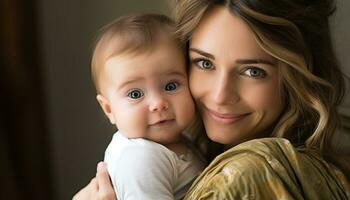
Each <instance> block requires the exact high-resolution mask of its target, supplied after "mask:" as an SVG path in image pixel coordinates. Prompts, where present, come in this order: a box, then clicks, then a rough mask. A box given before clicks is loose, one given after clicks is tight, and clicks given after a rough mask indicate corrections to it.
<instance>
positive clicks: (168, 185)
mask: <svg viewBox="0 0 350 200" xmlns="http://www.w3.org/2000/svg"><path fill="white" fill-rule="evenodd" d="M104 160H105V162H107V168H108V172H109V174H110V176H111V179H112V183H113V187H114V189H115V190H116V192H117V199H118V200H130V199H132V200H157V199H159V200H167V199H169V200H173V199H182V198H183V197H184V196H185V194H186V192H187V190H188V189H189V187H190V186H191V184H192V182H193V181H194V179H195V178H196V177H197V176H198V175H199V174H200V173H201V171H202V170H203V168H204V164H203V162H201V161H200V159H198V157H197V156H195V154H194V153H193V152H191V151H190V152H188V153H187V154H186V155H181V156H178V155H177V154H176V153H174V152H173V151H171V150H169V149H168V148H166V147H165V146H163V145H161V144H158V143H156V142H153V141H150V140H146V139H142V138H137V139H128V138H126V137H125V136H123V135H122V134H121V133H120V131H118V132H116V133H115V134H114V135H113V138H112V141H111V143H110V144H109V145H108V147H107V149H106V152H105V159H104Z"/></svg>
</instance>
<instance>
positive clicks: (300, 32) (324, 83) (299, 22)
mask: <svg viewBox="0 0 350 200" xmlns="http://www.w3.org/2000/svg"><path fill="white" fill-rule="evenodd" d="M218 5H220V6H225V7H227V8H228V9H229V10H230V12H231V13H232V14H233V15H235V16H238V17H240V18H241V19H242V20H244V21H245V22H246V24H247V25H248V26H249V27H250V29H251V30H252V32H253V33H254V36H255V40H256V41H257V43H258V45H259V46H260V47H261V48H262V49H263V50H264V51H265V52H267V53H268V54H270V55H271V56H273V57H275V58H277V59H278V61H279V62H278V66H279V68H280V75H281V77H282V83H283V88H284V90H283V92H284V93H285V98H286V99H285V102H286V105H285V109H284V111H283V113H282V114H281V116H280V118H279V119H278V120H277V121H276V123H275V126H274V128H273V131H272V134H271V135H272V136H276V137H283V138H287V139H289V140H290V141H291V142H292V143H293V144H294V145H295V146H300V145H303V146H306V147H307V148H313V149H317V150H319V151H320V152H321V154H322V155H323V156H324V157H325V158H326V159H329V160H330V161H332V162H333V163H335V164H337V165H338V166H340V167H341V168H342V169H343V170H344V171H345V173H346V174H347V175H349V170H350V164H349V163H350V162H349V156H346V155H342V153H341V152H339V151H338V150H337V149H336V140H337V137H338V133H339V130H340V129H341V121H342V119H341V116H340V115H339V113H338V111H337V107H338V106H339V104H340V103H341V101H342V99H343V97H344V94H345V78H344V77H345V76H344V75H343V74H342V72H341V70H340V68H339V66H338V63H337V59H336V56H335V54H334V51H333V49H332V43H331V39H330V31H329V23H328V17H329V16H330V15H331V14H332V13H333V12H334V10H335V6H334V2H333V1H332V0H319V1H317V3H315V1H307V0H305V1H291V0H290V1H286V0H179V1H178V2H177V9H176V13H175V21H176V23H177V25H178V31H177V34H178V35H179V37H180V38H181V39H182V41H183V42H184V44H185V45H188V41H189V40H190V39H191V35H192V33H193V31H194V30H195V28H196V27H197V25H198V23H199V22H200V20H201V19H202V18H203V16H204V15H205V13H206V12H208V10H210V9H211V8H212V7H213V6H218ZM193 127H194V128H193V129H192V130H198V128H199V127H202V125H201V124H200V123H197V124H196V126H193ZM200 130H203V128H201V129H200ZM201 135H203V132H202V133H201Z"/></svg>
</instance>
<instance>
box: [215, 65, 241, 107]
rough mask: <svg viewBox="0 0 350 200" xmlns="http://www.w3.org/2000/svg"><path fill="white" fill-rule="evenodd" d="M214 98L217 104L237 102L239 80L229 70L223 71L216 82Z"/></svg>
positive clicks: (238, 97)
mask: <svg viewBox="0 0 350 200" xmlns="http://www.w3.org/2000/svg"><path fill="white" fill-rule="evenodd" d="M214 84H215V86H214V90H213V91H212V92H213V98H214V102H215V103H217V104H223V105H226V104H236V103H237V102H238V101H239V99H240V96H239V92H238V85H237V81H235V78H234V76H233V75H230V74H229V73H227V72H223V73H221V74H220V75H219V76H218V77H217V80H216V81H215V82H214Z"/></svg>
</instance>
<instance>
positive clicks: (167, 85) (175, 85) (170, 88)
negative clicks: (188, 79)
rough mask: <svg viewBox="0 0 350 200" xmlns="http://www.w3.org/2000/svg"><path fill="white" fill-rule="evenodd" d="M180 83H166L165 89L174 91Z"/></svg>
mask: <svg viewBox="0 0 350 200" xmlns="http://www.w3.org/2000/svg"><path fill="white" fill-rule="evenodd" d="M177 86H178V84H177V83H176V82H170V83H168V84H166V85H165V91H173V90H176V89H177Z"/></svg>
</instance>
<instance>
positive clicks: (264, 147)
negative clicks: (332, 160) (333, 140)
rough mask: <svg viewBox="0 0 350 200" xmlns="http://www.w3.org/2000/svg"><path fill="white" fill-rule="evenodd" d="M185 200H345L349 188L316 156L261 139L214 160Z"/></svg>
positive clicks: (286, 143)
mask: <svg viewBox="0 0 350 200" xmlns="http://www.w3.org/2000/svg"><path fill="white" fill-rule="evenodd" d="M185 199H191V200H203V199H212V200H215V199H218V200H219V199H220V200H223V199H350V185H349V182H348V180H346V177H345V175H344V174H343V173H341V172H340V171H339V170H338V169H337V168H335V167H334V166H333V165H331V164H329V163H327V162H326V161H325V160H323V159H322V158H321V156H320V155H318V153H317V152H316V151H313V150H306V149H301V148H298V149H297V148H295V147H293V145H292V144H291V143H290V142H289V141H288V140H286V139H282V138H263V139H256V140H251V141H248V142H245V143H242V144H240V145H237V146H235V147H233V148H231V149H229V150H227V151H226V152H224V153H223V154H221V155H219V156H218V157H217V158H216V159H215V160H214V161H213V162H212V163H211V164H210V165H209V166H208V167H207V168H206V169H205V170H204V172H203V173H202V174H201V176H199V177H198V178H197V180H196V181H195V182H194V184H193V185H192V187H191V188H190V190H189V191H188V193H187V195H186V197H185Z"/></svg>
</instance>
